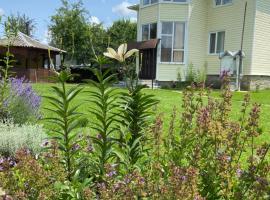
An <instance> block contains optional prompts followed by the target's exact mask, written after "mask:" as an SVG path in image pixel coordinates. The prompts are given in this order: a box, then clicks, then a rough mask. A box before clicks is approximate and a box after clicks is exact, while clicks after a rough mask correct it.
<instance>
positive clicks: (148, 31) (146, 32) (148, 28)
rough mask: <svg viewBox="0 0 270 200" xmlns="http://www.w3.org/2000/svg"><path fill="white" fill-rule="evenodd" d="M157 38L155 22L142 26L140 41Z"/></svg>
mask: <svg viewBox="0 0 270 200" xmlns="http://www.w3.org/2000/svg"><path fill="white" fill-rule="evenodd" d="M155 38H157V23H153V24H145V25H143V26H142V41H146V40H150V39H155Z"/></svg>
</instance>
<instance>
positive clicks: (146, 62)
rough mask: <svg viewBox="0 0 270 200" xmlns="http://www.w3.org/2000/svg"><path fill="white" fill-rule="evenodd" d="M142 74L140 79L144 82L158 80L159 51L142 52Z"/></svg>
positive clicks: (145, 50)
mask: <svg viewBox="0 0 270 200" xmlns="http://www.w3.org/2000/svg"><path fill="white" fill-rule="evenodd" d="M140 54H141V55H142V56H141V57H140V67H141V69H140V73H139V78H140V79H143V80H154V79H156V66H157V49H143V50H140Z"/></svg>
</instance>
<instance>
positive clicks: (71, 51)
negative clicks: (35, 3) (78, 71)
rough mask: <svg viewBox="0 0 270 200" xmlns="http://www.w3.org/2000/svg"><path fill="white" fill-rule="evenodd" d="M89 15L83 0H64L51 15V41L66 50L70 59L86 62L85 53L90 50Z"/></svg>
mask: <svg viewBox="0 0 270 200" xmlns="http://www.w3.org/2000/svg"><path fill="white" fill-rule="evenodd" d="M88 16H89V15H88V12H87V11H86V10H85V8H84V6H83V2H82V1H81V0H79V1H77V2H75V3H70V2H69V1H68V0H62V6H61V7H60V8H58V9H57V12H56V14H55V15H53V16H51V24H50V26H49V30H50V32H51V36H52V37H51V43H52V45H55V46H57V47H59V48H62V49H64V50H66V51H67V59H68V60H70V61H76V62H77V63H85V62H86V58H87V56H86V55H85V54H86V52H88V51H89V50H88V49H89V46H87V43H86V40H87V38H88V35H89V33H88V32H89V27H88V23H87V18H88Z"/></svg>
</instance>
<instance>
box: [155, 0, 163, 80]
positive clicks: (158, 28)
mask: <svg viewBox="0 0 270 200" xmlns="http://www.w3.org/2000/svg"><path fill="white" fill-rule="evenodd" d="M160 4H161V3H160V2H159V3H158V16H157V38H158V39H160V40H161V28H162V27H161V21H160ZM160 53H161V42H159V43H158V46H157V57H156V59H157V60H156V80H157V81H158V80H159V63H160Z"/></svg>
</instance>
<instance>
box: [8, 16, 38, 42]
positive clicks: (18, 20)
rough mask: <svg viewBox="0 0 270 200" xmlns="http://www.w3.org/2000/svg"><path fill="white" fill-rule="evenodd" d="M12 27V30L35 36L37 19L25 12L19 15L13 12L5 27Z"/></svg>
mask: <svg viewBox="0 0 270 200" xmlns="http://www.w3.org/2000/svg"><path fill="white" fill-rule="evenodd" d="M7 28H10V29H11V30H10V31H12V32H17V31H20V32H22V33H24V34H26V35H28V36H30V37H32V36H33V33H34V30H35V29H36V24H35V20H34V19H32V18H30V17H28V16H27V15H25V14H20V13H17V15H14V14H11V15H10V16H9V17H8V18H7V20H6V22H5V29H7Z"/></svg>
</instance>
